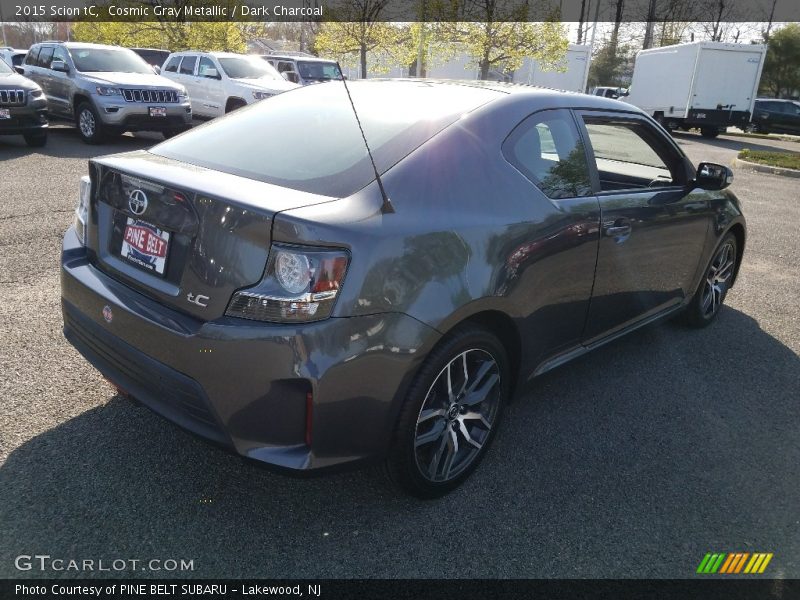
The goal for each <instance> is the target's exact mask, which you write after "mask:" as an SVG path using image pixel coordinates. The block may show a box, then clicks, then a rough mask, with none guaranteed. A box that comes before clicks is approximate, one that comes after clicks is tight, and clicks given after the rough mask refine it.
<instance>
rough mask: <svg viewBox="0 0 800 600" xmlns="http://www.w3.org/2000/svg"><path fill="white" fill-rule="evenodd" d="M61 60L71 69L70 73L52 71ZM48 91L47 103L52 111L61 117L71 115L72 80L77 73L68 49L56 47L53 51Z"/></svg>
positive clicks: (49, 67) (49, 66)
mask: <svg viewBox="0 0 800 600" xmlns="http://www.w3.org/2000/svg"><path fill="white" fill-rule="evenodd" d="M57 60H60V61H62V62H63V63H64V64H65V65H67V67H68V68H69V72H68V73H64V72H62V71H54V70H53V69H52V66H53V62H55V61H57ZM48 69H49V73H48V77H47V79H48V91H47V101H48V106H49V108H50V110H51V111H52V112H54V113H58V114H60V115H70V114H71V98H70V87H71V86H70V78H71V77H72V76H73V74H74V72H75V67H74V65H73V64H72V61H71V60H70V57H69V53H68V52H67V49H66V48H64V47H63V46H56V47H55V48H54V49H53V56H52V57H51V59H50V64H49V65H48Z"/></svg>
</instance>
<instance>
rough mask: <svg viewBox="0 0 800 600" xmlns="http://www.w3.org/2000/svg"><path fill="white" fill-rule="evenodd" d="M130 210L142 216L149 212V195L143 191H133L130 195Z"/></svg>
mask: <svg viewBox="0 0 800 600" xmlns="http://www.w3.org/2000/svg"><path fill="white" fill-rule="evenodd" d="M128 208H129V209H131V212H132V213H133V214H135V215H141V214H143V213H144V211H146V210H147V194H145V193H144V192H143V191H142V190H133V191H132V192H131V193H130V194H128Z"/></svg>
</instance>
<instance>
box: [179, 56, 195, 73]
mask: <svg viewBox="0 0 800 600" xmlns="http://www.w3.org/2000/svg"><path fill="white" fill-rule="evenodd" d="M195 64H197V57H196V56H184V57H183V60H182V61H181V70H180V73H181V75H192V74H193V73H194V66H195Z"/></svg>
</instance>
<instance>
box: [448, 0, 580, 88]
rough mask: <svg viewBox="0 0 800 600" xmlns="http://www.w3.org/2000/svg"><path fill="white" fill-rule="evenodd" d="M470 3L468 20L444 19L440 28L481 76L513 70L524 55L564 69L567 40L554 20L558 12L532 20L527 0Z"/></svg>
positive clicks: (542, 64)
mask: <svg viewBox="0 0 800 600" xmlns="http://www.w3.org/2000/svg"><path fill="white" fill-rule="evenodd" d="M470 6H471V11H470V13H469V16H470V17H471V19H472V20H471V21H470V22H455V23H443V24H442V28H443V30H444V31H446V32H447V34H446V35H447V37H448V38H449V39H451V40H452V41H454V42H455V43H456V44H458V46H459V47H460V48H461V49H462V50H463V51H465V52H466V53H467V55H468V56H469V57H470V59H471V62H472V66H475V67H477V68H478V70H479V73H480V78H481V79H487V78H488V76H489V71H490V70H492V69H502V70H504V71H506V72H507V71H515V70H516V69H519V68H520V67H521V66H522V63H523V61H524V60H525V59H526V58H531V59H533V60H535V61H536V62H538V63H539V66H540V67H541V68H542V69H544V70H557V69H563V66H562V61H563V59H564V57H565V56H566V53H567V47H568V45H569V44H568V42H567V30H566V27H564V25H563V24H562V23H561V22H560V21H559V20H557V19H558V18H559V16H560V13H558V12H556V13H551V14H548V15H546V16H545V18H544V19H543V20H542V21H539V22H531V21H529V19H530V18H531V17H533V16H534V15H532V14H531V12H530V11H531V8H530V5H529V3H528V2H526V1H518V2H514V1H513V0H507V1H506V2H502V3H501V2H498V1H497V0H474V1H473V2H472V4H471V5H470ZM540 6H541V5H540Z"/></svg>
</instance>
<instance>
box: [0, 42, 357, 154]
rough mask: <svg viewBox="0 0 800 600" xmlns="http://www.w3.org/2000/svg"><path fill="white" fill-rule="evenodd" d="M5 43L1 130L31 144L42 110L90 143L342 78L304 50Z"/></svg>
mask: <svg viewBox="0 0 800 600" xmlns="http://www.w3.org/2000/svg"><path fill="white" fill-rule="evenodd" d="M2 50H3V52H4V54H3V59H4V61H5V62H3V61H0V62H2V65H3V71H2V72H0V74H2V76H3V79H0V133H9V134H23V135H25V136H26V138H25V139H26V140H27V141H28V143H29V144H31V145H37V146H39V145H43V144H44V143H46V140H47V127H48V117H49V118H53V119H64V120H68V121H74V123H75V125H76V127H77V130H78V133H79V135H80V137H81V138H82V139H83V141H85V142H87V143H90V144H96V143H100V142H102V141H104V140H106V139H107V138H108V137H110V136H113V135H118V134H121V133H124V132H128V131H157V132H161V133H162V134H163V135H164V137H165V138H169V137H172V136H173V135H175V134H178V133H181V132H183V131H185V130H187V129H189V128H190V127H191V126H192V118H193V116H195V115H197V116H200V117H206V118H214V117H218V116H221V115H224V114H225V113H228V112H231V111H233V110H236V109H237V108H241V107H242V106H245V105H248V104H252V103H254V102H258V101H260V100H264V99H266V98H270V97H272V96H275V95H277V94H280V93H282V92H285V91H288V90H291V89H294V88H297V87H299V86H300V85H301V84H302V85H308V84H311V83H319V82H322V81H328V80H331V79H335V78H339V77H341V72H340V71H339V69H338V66H337V64H336V63H335V62H334V61H326V60H322V59H315V58H314V57H309V56H306V55H304V54H301V53H298V56H289V55H287V56H283V55H282V56H271V55H264V56H246V55H242V54H234V53H230V52H195V51H187V52H174V53H169V52H168V51H166V50H158V49H154V48H135V49H128V48H121V47H118V46H106V45H101V44H88V43H79V42H59V41H47V42H40V43H37V44H34V45H33V46H31V48H30V49H29V50H27V51H23V50H13V49H11V48H3V49H2ZM11 59H13V60H11ZM6 63H9V64H8V65H7V64H6ZM10 63H14V64H13V65H12V64H10ZM274 65H278V66H279V67H280V69H281V70H282V71H283V74H281V73H280V72H279V71H278V69H277V68H276V67H275V66H274ZM11 66H14V68H15V69H16V70H17V71H18V73H19V74H15V73H14V71H13V70H12V68H11ZM22 75H24V77H22ZM21 82H24V85H23V83H21ZM18 92H19V93H18ZM36 99H38V100H37V101H36V102H33V100H36ZM23 115H25V116H24V117H23Z"/></svg>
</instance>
